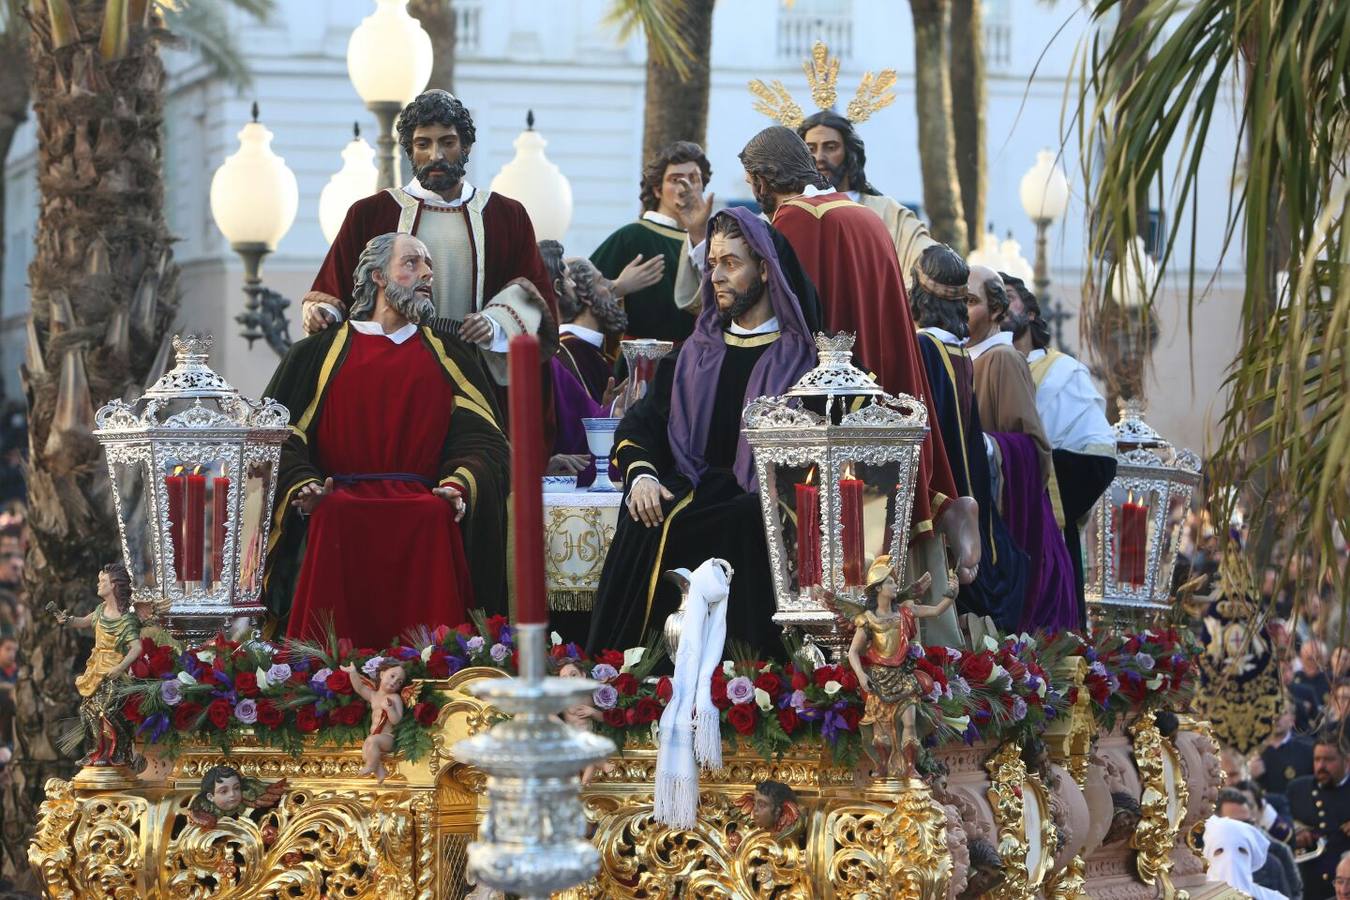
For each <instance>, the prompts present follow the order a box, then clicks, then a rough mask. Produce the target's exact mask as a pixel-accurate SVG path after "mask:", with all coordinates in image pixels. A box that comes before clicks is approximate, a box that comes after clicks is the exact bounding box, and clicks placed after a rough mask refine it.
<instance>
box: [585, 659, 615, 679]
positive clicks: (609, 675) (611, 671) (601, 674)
mask: <svg viewBox="0 0 1350 900" xmlns="http://www.w3.org/2000/svg"><path fill="white" fill-rule="evenodd" d="M618 677H619V670H618V669H616V668H614V667H613V666H611V665H610V664H609V663H600V664H599V665H597V666H596V667H595V668H594V669H591V678H592V679H593V680H595V681H613V680H614V679H615V678H618Z"/></svg>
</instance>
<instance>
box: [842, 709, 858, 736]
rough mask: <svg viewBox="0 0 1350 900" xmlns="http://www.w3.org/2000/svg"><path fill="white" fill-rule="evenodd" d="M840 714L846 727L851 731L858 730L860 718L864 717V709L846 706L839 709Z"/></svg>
mask: <svg viewBox="0 0 1350 900" xmlns="http://www.w3.org/2000/svg"><path fill="white" fill-rule="evenodd" d="M839 716H840V718H842V719H843V720H844V727H846V728H847V729H848V730H849V731H857V730H858V720H859V719H861V718H862V710H860V709H858V707H856V706H845V707H844V708H843V709H841V710H840V711H839Z"/></svg>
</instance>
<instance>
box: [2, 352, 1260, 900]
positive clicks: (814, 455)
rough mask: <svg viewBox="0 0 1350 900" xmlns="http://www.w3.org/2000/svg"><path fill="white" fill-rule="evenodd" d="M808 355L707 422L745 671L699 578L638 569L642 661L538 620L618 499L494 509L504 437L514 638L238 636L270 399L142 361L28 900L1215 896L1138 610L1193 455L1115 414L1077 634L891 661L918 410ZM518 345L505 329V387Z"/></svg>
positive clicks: (1175, 652) (1177, 646) (1161, 654)
mask: <svg viewBox="0 0 1350 900" xmlns="http://www.w3.org/2000/svg"><path fill="white" fill-rule="evenodd" d="M817 344H818V348H819V364H818V366H817V367H816V368H815V369H813V370H812V371H810V372H808V374H807V375H806V376H805V377H803V378H802V379H801V380H800V381H799V382H798V384H797V385H796V386H795V387H794V388H793V389H792V390H791V391H789V392H788V394H787V395H785V396H779V397H764V398H761V399H759V400H756V401H755V402H753V403H751V404H750V405H749V406H748V407H747V408H746V410H745V413H744V420H743V421H744V428H745V433H746V436H747V438H748V440H749V441H750V443H751V445H752V447H753V449H754V463H755V467H756V471H757V476H758V483H759V485H760V488H761V490H760V499H761V502H762V511H763V523H764V528H765V532H766V537H767V543H768V547H769V553H770V563H771V568H772V575H773V579H774V587H775V591H776V594H777V604H778V613H777V616H776V617H775V618H776V621H777V622H778V623H779V624H781V625H782V626H784V629H785V634H786V635H787V646H786V647H785V649H784V652H783V654H782V655H781V658H780V659H776V660H769V659H757V658H753V656H752V655H750V654H744V653H740V652H738V651H737V650H736V648H735V646H734V645H731V646H724V644H723V641H722V634H723V632H724V630H725V615H726V606H727V598H728V592H729V586H730V584H731V583H732V581H733V580H734V578H735V574H734V573H733V572H731V571H729V567H728V566H727V565H726V564H725V563H722V562H721V561H720V560H709V561H708V562H706V563H705V564H703V565H702V566H700V567H699V568H698V569H696V570H694V571H680V572H677V573H673V575H672V577H673V578H676V579H677V580H678V581H679V583H680V587H681V590H682V592H683V596H684V602H683V604H682V605H681V607H680V610H679V612H678V613H676V614H675V615H674V616H671V618H670V620H669V621H667V622H665V623H664V634H661V635H659V636H657V635H655V634H654V635H653V637H652V638H651V639H650V640H649V641H648V642H647V644H646V646H642V647H615V648H609V649H604V650H601V651H599V652H594V653H590V654H588V653H585V652H583V651H582V649H581V648H580V647H579V646H577V645H576V644H572V643H565V642H563V641H561V640H560V639H557V638H556V637H553V636H551V634H550V629H549V626H548V624H547V622H548V610H547V609H546V602H545V598H546V596H547V595H548V594H550V593H552V594H556V595H558V596H560V597H562V598H564V600H565V606H566V607H567V608H569V609H572V610H576V609H578V608H580V609H584V608H585V599H586V597H587V594H588V591H589V590H590V586H591V585H592V582H593V579H594V575H595V572H594V569H595V566H596V565H597V564H596V563H595V559H596V555H595V553H594V549H595V548H596V547H597V546H598V548H599V549H600V559H603V549H604V547H605V545H606V543H607V541H608V540H609V536H610V535H611V534H612V529H613V522H614V518H613V517H614V515H616V512H617V502H618V501H617V498H618V494H616V493H614V492H612V491H610V492H606V491H598V492H588V493H587V494H585V495H582V494H578V495H576V497H575V498H573V501H574V502H572V503H571V504H570V505H569V504H568V503H567V502H562V503H559V502H556V497H555V498H554V500H553V502H550V503H549V511H550V515H549V516H548V518H547V519H546V518H545V516H544V515H543V506H544V501H543V497H542V492H541V491H540V490H539V489H537V488H536V489H535V490H532V491H528V490H521V489H520V488H519V486H520V485H530V484H533V485H539V484H540V483H541V480H540V479H541V474H542V473H541V472H540V470H539V462H538V457H539V454H538V453H535V452H533V451H535V450H536V449H537V448H535V447H533V446H531V441H532V440H534V438H532V437H531V432H530V429H529V427H527V425H526V424H525V420H524V419H522V420H521V421H518V422H517V426H518V427H517V429H516V430H515V431H514V435H513V436H514V440H513V442H512V444H513V447H512V449H513V482H514V483H515V484H516V485H517V490H516V491H515V492H514V494H513V501H512V502H513V516H514V526H513V527H514V533H515V539H516V541H517V544H516V547H517V550H516V554H515V557H516V558H515V569H516V571H515V581H514V586H513V593H514V594H515V599H514V603H513V609H514V616H513V618H508V617H504V616H491V617H487V616H483V615H481V614H478V615H475V616H473V618H472V621H471V622H469V623H466V624H460V625H458V626H455V627H450V626H447V625H444V624H437V623H428V626H427V627H426V628H424V629H421V630H419V631H418V632H417V633H414V634H408V635H406V636H405V637H404V638H402V639H401V640H400V641H398V642H395V643H394V645H392V646H386V647H360V646H354V645H353V644H352V642H351V641H350V640H349V639H347V638H346V637H344V636H343V635H341V634H336V633H333V632H332V630H331V629H330V631H329V633H328V634H327V635H326V636H325V637H324V638H322V639H319V640H314V641H298V640H288V641H281V640H275V641H268V640H264V639H261V638H260V637H259V636H258V633H257V631H256V630H255V627H254V623H255V619H256V617H258V616H259V615H260V613H261V612H262V608H261V606H260V603H259V592H260V582H261V578H262V574H263V561H264V557H265V554H266V549H267V547H268V543H269V540H271V539H272V538H273V536H274V534H273V531H274V529H273V523H274V520H275V518H276V510H275V509H274V506H275V505H276V504H277V501H276V500H275V496H276V490H275V488H276V483H277V477H278V465H279V458H280V447H281V444H282V443H283V441H284V440H285V439H286V437H287V435H288V433H289V431H290V421H291V419H290V414H289V412H288V411H287V410H286V409H285V408H283V407H282V406H280V405H279V404H277V403H275V402H273V401H271V400H267V399H264V400H261V401H254V400H249V399H245V398H242V397H241V396H240V395H239V394H238V393H237V392H236V391H234V390H233V389H232V388H231V387H230V386H229V385H228V384H227V383H226V382H225V381H224V380H223V379H222V378H221V377H220V376H219V375H217V374H216V373H215V372H213V371H212V370H211V369H210V368H209V367H208V365H207V356H208V353H209V347H210V344H209V341H208V340H201V339H194V338H187V339H180V340H178V341H176V346H177V350H178V361H177V365H176V367H175V368H173V369H172V370H171V371H169V372H168V373H167V374H165V375H164V376H163V377H162V378H161V379H160V380H159V381H158V382H157V383H156V384H155V385H154V386H153V387H152V388H150V389H149V390H148V391H147V392H146V393H145V395H144V396H143V397H142V398H140V399H139V400H137V401H135V402H133V403H126V402H123V401H114V402H112V403H110V404H108V405H107V406H105V407H103V409H102V410H100V411H99V413H98V416H97V426H98V429H97V432H96V434H97V436H98V438H99V439H100V440H101V441H102V443H103V445H104V447H105V450H106V455H107V462H108V466H109V472H110V475H111V480H112V485H113V490H114V492H115V494H114V495H115V501H116V509H117V515H118V521H119V527H120V529H121V544H122V548H123V559H122V560H120V561H119V562H118V563H117V564H113V565H110V566H108V567H107V569H106V571H105V573H104V575H103V576H101V578H100V583H99V586H98V588H99V594H100V597H101V598H102V599H103V603H102V605H101V606H100V607H99V608H98V609H97V610H96V611H95V612H94V613H93V614H92V615H90V616H86V617H84V618H82V619H77V618H73V617H71V616H69V615H67V613H66V612H65V611H62V610H52V611H51V614H52V615H54V616H57V617H58V618H59V620H60V621H62V622H63V623H65V624H67V625H70V626H81V625H83V626H89V627H92V628H93V629H94V632H95V636H96V647H95V651H94V654H93V656H92V657H91V659H90V662H89V664H88V668H87V670H86V672H85V673H84V675H83V676H82V677H81V679H80V685H79V688H80V692H81V694H82V695H83V696H84V697H85V698H86V699H85V701H84V704H83V706H82V708H81V721H80V729H79V732H78V733H75V734H73V735H72V753H73V754H74V753H78V752H81V751H80V750H77V749H75V745H76V744H81V745H82V747H83V752H84V753H85V754H86V755H85V757H84V759H83V760H82V763H83V767H82V768H81V769H80V771H79V772H78V774H77V775H76V776H75V777H74V778H73V779H71V780H70V781H64V780H59V779H53V780H51V781H49V782H48V784H47V786H46V800H45V802H44V803H43V805H42V808H41V814H40V815H41V818H40V822H39V825H38V829H37V834H36V837H35V839H34V841H33V843H32V844H31V846H30V849H29V857H30V859H31V861H32V862H33V864H34V865H35V866H36V867H37V868H38V869H39V870H40V872H41V873H42V877H43V879H44V880H45V884H46V888H47V891H48V893H49V895H50V896H52V897H62V898H67V897H69V898H93V897H117V898H124V897H125V898H132V897H135V898H169V897H217V898H226V897H229V898H245V897H248V898H254V897H257V898H274V897H276V898H280V897H288V898H289V897H305V898H323V897H332V898H336V897H377V896H378V897H385V898H402V897H409V898H412V897H417V898H460V897H465V896H470V895H472V896H497V895H498V894H495V893H493V892H496V891H500V892H503V894H510V895H515V896H524V897H546V896H553V897H559V898H564V897H565V898H657V897H709V898H711V897H719V898H720V897H735V898H758V897H764V898H769V897H773V898H833V897H839V898H874V900H880V898H899V897H905V898H910V897H913V898H957V897H995V898H1031V897H1045V898H1077V897H1089V896H1090V897H1094V898H1134V897H1140V898H1142V897H1157V896H1162V897H1174V896H1175V897H1184V896H1187V894H1189V896H1191V897H1193V898H1200V897H1222V896H1230V895H1232V896H1236V895H1235V894H1231V892H1230V889H1229V888H1227V887H1226V886H1224V885H1221V884H1213V883H1209V882H1207V881H1206V879H1205V870H1204V863H1203V859H1202V857H1201V856H1200V855H1199V854H1198V853H1197V852H1196V851H1195V850H1194V849H1193V841H1194V838H1195V836H1196V831H1197V827H1199V826H1201V825H1202V823H1203V821H1204V820H1205V818H1207V817H1208V816H1209V815H1210V813H1211V810H1212V808H1213V804H1214V800H1215V796H1216V792H1217V790H1218V788H1219V786H1220V781H1221V775H1220V770H1219V762H1218V757H1217V747H1216V746H1215V742H1214V740H1213V738H1212V736H1211V728H1210V725H1209V724H1208V723H1207V722H1206V721H1205V719H1204V718H1202V717H1201V716H1200V715H1198V714H1197V710H1196V708H1195V707H1194V706H1193V697H1194V692H1195V686H1196V682H1197V678H1198V664H1199V654H1198V651H1199V648H1198V647H1197V646H1196V645H1195V640H1194V638H1193V637H1191V633H1190V632H1189V631H1188V630H1187V629H1186V628H1184V627H1180V626H1178V625H1176V624H1174V615H1175V610H1176V607H1177V605H1178V601H1177V598H1175V597H1173V596H1171V594H1170V584H1171V573H1172V567H1173V562H1174V560H1175V556H1176V552H1177V535H1176V531H1175V528H1174V526H1173V525H1172V524H1171V523H1172V521H1173V519H1172V516H1171V514H1172V512H1173V511H1175V510H1176V509H1177V508H1178V507H1179V506H1184V505H1185V504H1187V503H1188V502H1189V501H1190V498H1191V494H1192V492H1193V490H1194V489H1195V487H1196V486H1197V484H1198V481H1199V474H1198V471H1199V470H1198V461H1197V460H1196V459H1195V458H1194V457H1193V456H1191V455H1190V454H1188V453H1185V452H1174V451H1173V450H1172V449H1171V448H1170V447H1168V446H1167V445H1166V443H1165V442H1164V441H1162V440H1161V439H1160V438H1159V437H1158V436H1157V435H1156V433H1153V432H1151V430H1150V429H1148V428H1147V426H1145V425H1144V424H1143V423H1142V421H1141V420H1140V419H1139V418H1137V417H1127V418H1126V419H1125V420H1124V421H1123V422H1122V424H1121V425H1120V426H1118V438H1119V452H1120V456H1119V471H1118V474H1117V476H1116V480H1115V482H1114V483H1113V484H1112V486H1111V488H1110V490H1109V491H1108V492H1107V494H1106V496H1105V497H1104V498H1103V501H1102V503H1101V504H1100V506H1099V507H1098V509H1097V510H1096V512H1095V513H1094V517H1093V519H1092V521H1091V523H1090V524H1089V528H1088V535H1089V541H1088V544H1089V552H1088V559H1089V566H1088V571H1089V576H1088V578H1089V588H1088V594H1089V598H1090V609H1091V613H1092V624H1091V628H1090V630H1089V632H1088V633H1083V634H1079V633H1070V632H1061V633H1056V634H1036V635H1030V634H1000V633H998V631H997V630H996V629H994V628H993V627H992V625H990V624H989V623H987V622H986V623H981V622H978V621H973V622H968V623H967V624H966V626H965V627H964V629H963V631H962V634H963V641H962V642H960V644H959V645H957V646H937V645H932V646H927V645H925V644H924V642H923V641H922V638H921V634H922V630H921V628H920V627H919V625H918V623H920V622H922V621H924V620H926V619H928V618H933V617H935V616H938V615H940V614H944V613H945V611H946V607H947V606H950V596H948V595H949V594H950V593H951V592H952V591H947V590H945V589H944V590H942V591H940V592H938V593H939V595H938V596H937V598H936V602H932V601H933V592H932V591H931V585H932V580H933V574H934V573H932V572H926V571H919V568H918V566H917V565H915V563H914V562H913V561H912V560H913V559H914V557H913V556H912V555H911V554H910V553H909V548H908V546H907V537H906V536H907V534H908V532H909V529H908V528H907V527H906V525H907V523H908V522H909V519H910V510H911V506H912V503H913V499H914V498H913V495H914V482H915V473H916V470H917V466H918V452H919V446H920V441H921V440H922V437H923V435H924V433H925V431H926V429H927V428H928V423H927V419H926V413H925V410H924V407H923V405H922V404H920V403H917V402H915V401H914V400H912V399H911V398H908V397H904V396H900V397H893V396H890V395H887V394H884V393H883V392H881V390H880V389H879V388H878V387H877V386H876V385H875V383H874V382H872V381H871V380H870V379H868V378H867V377H866V376H864V375H863V374H862V373H861V372H859V371H858V370H857V369H854V368H852V366H851V365H850V364H849V356H850V348H851V344H852V339H851V337H850V336H847V335H840V336H837V337H834V338H827V337H824V336H822V337H820V338H819V339H818V341H817ZM536 353H537V351H536V349H535V347H534V345H533V341H532V339H531V338H528V337H525V338H518V339H516V341H515V342H513V346H512V357H513V359H512V365H513V367H514V366H517V365H519V366H520V367H521V369H520V371H522V372H528V371H530V370H531V367H535V368H536V369H537V365H538V362H537V360H538V357H537V355H535V354H536ZM528 382H529V379H522V383H528ZM532 390H533V389H531V390H526V389H523V388H522V389H520V390H517V391H515V392H513V395H512V406H513V413H514V412H517V411H518V409H517V400H519V403H521V404H524V405H525V407H526V408H528V405H529V404H530V402H532V399H533V402H535V403H537V402H538V398H537V397H535V398H531V397H530V396H529V394H530V393H531V392H532ZM518 395H519V396H518ZM534 418H535V420H536V421H537V418H538V417H537V416H535V417H534ZM609 449H610V448H608V447H603V446H602V447H599V448H597V452H598V455H600V456H601V457H602V460H603V457H606V456H608V455H609ZM596 498H605V499H604V502H596ZM585 547H591V548H592V552H590V553H589V554H586V553H583V552H580V549H579V548H585ZM588 567H589V568H588ZM938 574H940V575H945V574H946V573H945V572H942V573H938ZM944 583H945V582H944ZM91 587H92V586H91ZM953 591H954V589H953ZM550 673H551V674H550ZM471 892H474V893H472V894H471Z"/></svg>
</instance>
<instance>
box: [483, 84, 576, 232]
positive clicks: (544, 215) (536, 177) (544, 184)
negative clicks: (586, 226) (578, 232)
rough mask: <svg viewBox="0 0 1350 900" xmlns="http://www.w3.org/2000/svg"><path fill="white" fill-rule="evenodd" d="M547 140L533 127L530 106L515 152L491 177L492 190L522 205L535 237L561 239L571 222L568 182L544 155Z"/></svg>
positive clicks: (570, 192) (570, 191) (569, 185)
mask: <svg viewBox="0 0 1350 900" xmlns="http://www.w3.org/2000/svg"><path fill="white" fill-rule="evenodd" d="M547 144H548V141H546V140H544V139H543V138H542V137H541V136H540V134H539V132H537V131H535V130H534V110H530V111H529V112H527V113H526V114H525V130H524V131H522V132H521V133H520V136H519V137H517V138H516V140H515V148H516V156H515V158H514V159H512V160H511V161H510V162H509V163H507V164H506V165H504V166H502V169H501V171H500V172H498V173H497V175H496V177H495V178H493V179H492V191H493V193H499V194H505V195H506V196H507V197H510V198H511V199H512V200H519V201H520V202H521V204H523V205H524V207H525V211H526V212H527V213H529V214H530V222H531V223H532V224H533V225H534V237H535V239H536V240H540V241H543V240H553V241H561V240H562V239H563V235H565V234H566V233H567V226H568V225H570V224H571V222H572V184H571V182H569V181H568V180H567V176H566V175H564V174H563V173H562V172H560V171H559V170H558V167H557V166H556V165H554V164H553V163H552V162H550V161H549V158H548V157H547V156H545V155H544V147H545V146H546V145H547Z"/></svg>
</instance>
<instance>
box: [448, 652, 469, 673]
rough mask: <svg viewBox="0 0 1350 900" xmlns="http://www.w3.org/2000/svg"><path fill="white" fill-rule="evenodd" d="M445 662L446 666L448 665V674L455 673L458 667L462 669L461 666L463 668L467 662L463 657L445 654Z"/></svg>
mask: <svg viewBox="0 0 1350 900" xmlns="http://www.w3.org/2000/svg"><path fill="white" fill-rule="evenodd" d="M445 662H446V664H447V665H448V666H450V674H451V675H453V674H455V673H456V672H458V671H459V670H460V669H462V668H464V667H465V666H466V665H468V663H467V662H465V661H464V659H463V657H459V656H447V657H446V658H445Z"/></svg>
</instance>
